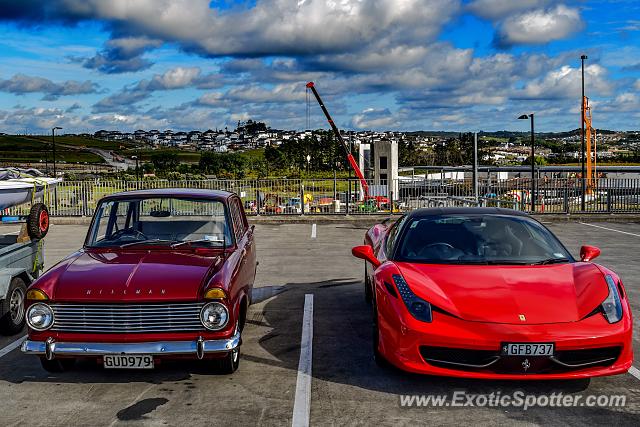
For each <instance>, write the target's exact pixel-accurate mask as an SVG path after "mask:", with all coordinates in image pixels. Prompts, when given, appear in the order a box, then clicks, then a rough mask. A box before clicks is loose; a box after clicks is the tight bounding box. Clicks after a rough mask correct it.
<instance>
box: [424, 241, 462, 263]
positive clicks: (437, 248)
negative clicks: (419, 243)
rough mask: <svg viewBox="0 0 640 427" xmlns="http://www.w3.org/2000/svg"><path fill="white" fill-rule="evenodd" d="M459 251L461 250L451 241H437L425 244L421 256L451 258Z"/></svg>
mask: <svg viewBox="0 0 640 427" xmlns="http://www.w3.org/2000/svg"><path fill="white" fill-rule="evenodd" d="M457 252H459V251H458V250H457V249H456V248H454V247H453V246H452V245H450V244H449V243H445V242H436V243H430V244H428V245H425V246H423V247H422V249H421V250H420V253H419V256H422V257H427V258H440V259H451V258H453V257H455V256H456V254H457ZM436 254H437V255H436Z"/></svg>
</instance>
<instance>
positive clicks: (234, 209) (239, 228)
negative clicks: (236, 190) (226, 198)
mask: <svg viewBox="0 0 640 427" xmlns="http://www.w3.org/2000/svg"><path fill="white" fill-rule="evenodd" d="M238 209H239V205H238V201H237V199H231V201H230V203H229V211H230V212H231V221H233V234H234V235H235V237H236V242H239V241H240V240H242V236H244V232H245V227H244V221H243V218H242V214H241V213H240V211H239V210H238Z"/></svg>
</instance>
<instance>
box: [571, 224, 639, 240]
mask: <svg viewBox="0 0 640 427" xmlns="http://www.w3.org/2000/svg"><path fill="white" fill-rule="evenodd" d="M580 224H582V225H588V226H589V227H595V228H601V229H603V230H609V231H615V232H616V233H622V234H628V235H629V236H635V237H640V234H635V233H629V232H628V231H622V230H616V229H615V228H607V227H603V226H601V225H595V224H589V223H587V222H581V223H580Z"/></svg>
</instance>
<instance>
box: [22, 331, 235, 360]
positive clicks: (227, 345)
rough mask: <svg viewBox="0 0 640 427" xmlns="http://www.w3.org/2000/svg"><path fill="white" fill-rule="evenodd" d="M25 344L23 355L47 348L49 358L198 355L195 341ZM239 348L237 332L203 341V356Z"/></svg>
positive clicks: (43, 350)
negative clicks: (227, 336)
mask: <svg viewBox="0 0 640 427" xmlns="http://www.w3.org/2000/svg"><path fill="white" fill-rule="evenodd" d="M47 343H49V340H47V341H31V340H26V341H25V342H23V343H22V346H21V347H20V349H21V350H22V352H23V353H25V354H35V355H45V354H46V352H47V347H49V349H50V351H51V357H52V358H55V357H56V356H77V357H96V356H103V355H105V354H150V355H154V356H172V355H189V354H192V355H193V356H194V357H197V355H198V346H199V344H198V341H163V342H158V341H154V342H142V343H85V342H82V343H80V342H55V341H53V340H52V341H51V342H50V344H49V346H47ZM239 345H240V332H239V331H236V332H235V334H234V335H233V336H231V337H230V338H227V339H222V340H203V341H202V351H203V354H208V353H226V352H228V351H231V350H234V349H236V348H237V347H238V346H239Z"/></svg>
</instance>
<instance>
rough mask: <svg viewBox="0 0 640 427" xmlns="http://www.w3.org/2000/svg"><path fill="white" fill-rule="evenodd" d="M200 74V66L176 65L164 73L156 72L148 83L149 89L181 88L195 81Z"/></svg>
mask: <svg viewBox="0 0 640 427" xmlns="http://www.w3.org/2000/svg"><path fill="white" fill-rule="evenodd" d="M199 76H200V68H198V67H176V68H173V69H171V70H167V71H166V72H165V73H164V74H162V75H160V74H156V75H155V76H153V78H152V79H151V81H150V82H149V83H148V86H147V89H148V90H171V89H181V88H184V87H187V86H189V85H191V84H192V83H193V81H194V80H195V79H196V78H197V77H199Z"/></svg>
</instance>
